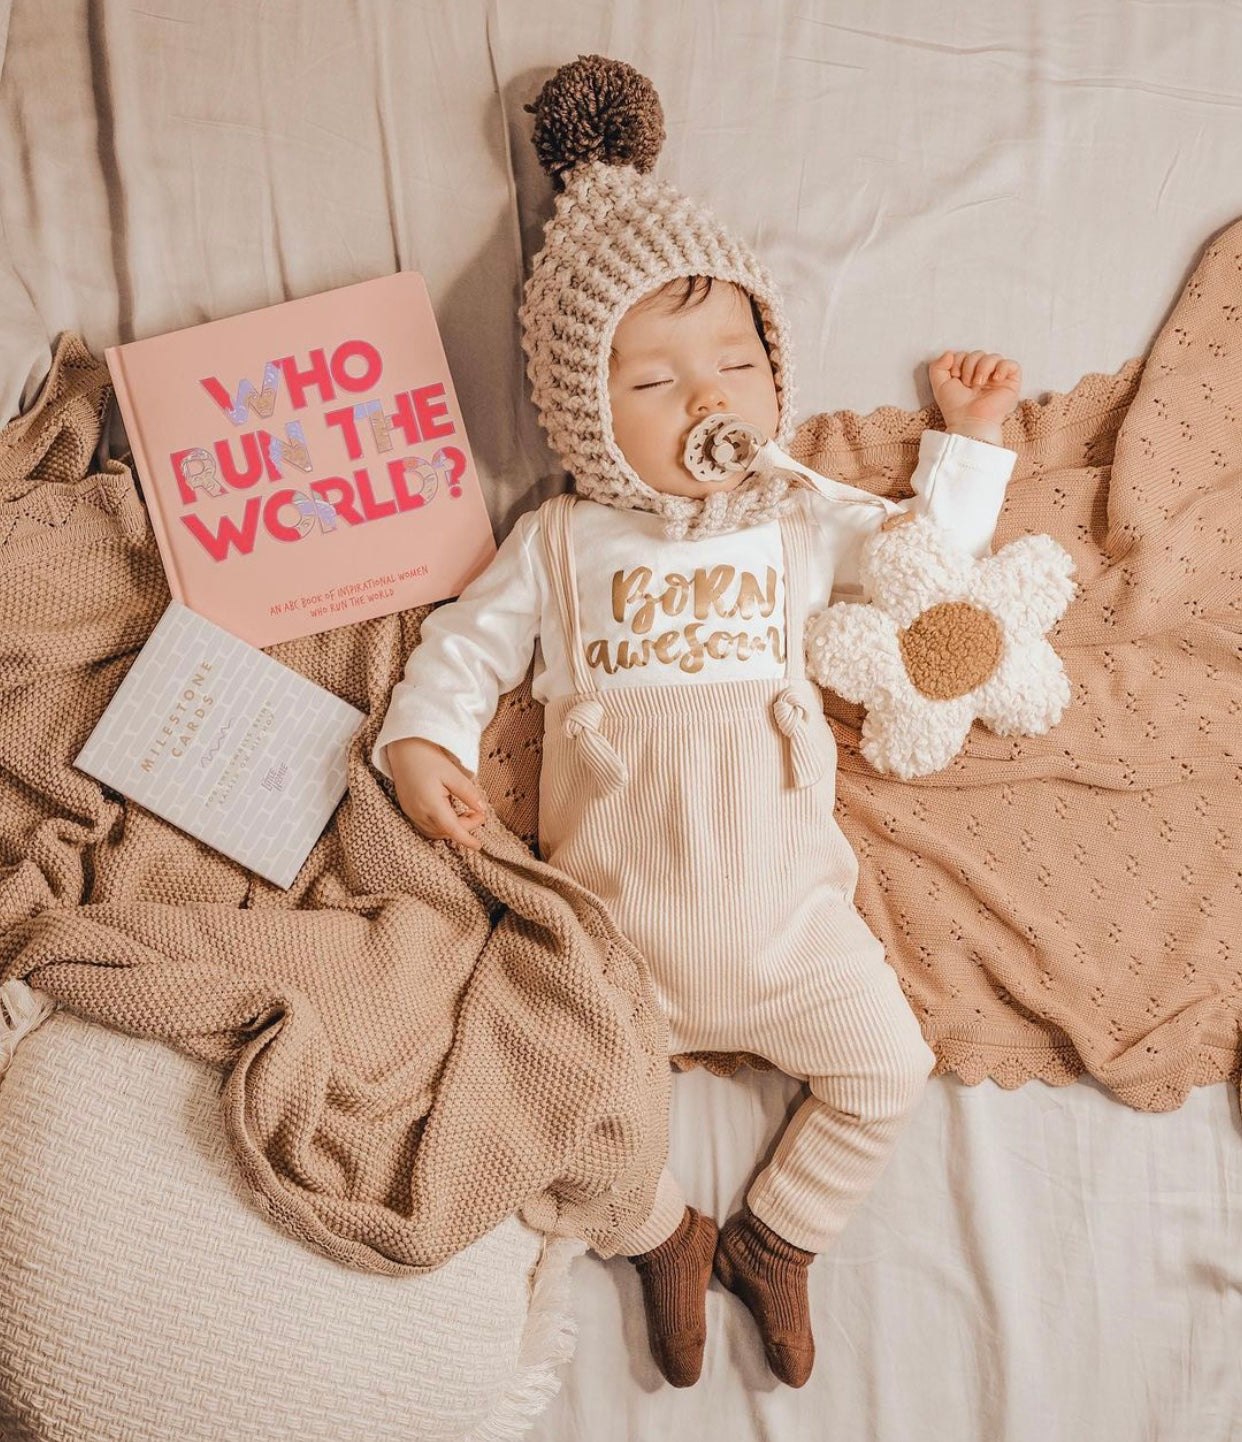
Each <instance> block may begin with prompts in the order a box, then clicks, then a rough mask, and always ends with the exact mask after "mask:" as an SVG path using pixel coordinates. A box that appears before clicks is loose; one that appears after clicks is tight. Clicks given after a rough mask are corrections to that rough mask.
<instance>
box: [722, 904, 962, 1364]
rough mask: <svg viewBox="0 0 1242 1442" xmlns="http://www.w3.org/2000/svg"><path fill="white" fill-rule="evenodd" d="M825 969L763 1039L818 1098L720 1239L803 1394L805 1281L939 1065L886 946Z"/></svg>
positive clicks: (854, 953) (728, 1275)
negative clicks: (816, 983) (814, 989)
mask: <svg viewBox="0 0 1242 1442" xmlns="http://www.w3.org/2000/svg"><path fill="white" fill-rule="evenodd" d="M856 929H857V932H858V939H859V942H860V943H861V944H860V945H859V946H858V948H857V949H855V948H850V949H849V950H847V951H846V953H845V954H844V955H841V954H839V955H838V956H837V957H835V958H832V959H831V960H829V959H825V965H824V968H823V972H822V975H821V983H820V990H819V993H818V995H816V994H814V992H812V991H808V992H807V994H806V995H805V996H804V997H803V998H801V999H800V1000H799V999H798V998H797V997H794V998H793V1005H792V1006H791V1007H790V1008H789V1010H788V1011H787V1012H786V1013H785V1014H784V1015H783V1016H769V1017H767V1018H765V1021H766V1024H767V1028H766V1029H767V1030H768V1033H769V1034H768V1035H767V1036H766V1037H762V1036H759V1037H755V1038H754V1039H753V1043H752V1044H754V1045H756V1046H757V1047H758V1048H759V1049H760V1050H762V1052H763V1054H764V1055H765V1056H767V1057H768V1058H769V1059H770V1060H771V1061H773V1062H774V1063H775V1064H776V1065H778V1066H779V1067H780V1068H781V1070H782V1071H787V1072H789V1073H790V1074H791V1075H793V1076H804V1077H805V1078H806V1080H807V1081H808V1083H809V1085H810V1090H811V1095H810V1096H809V1097H808V1098H807V1100H806V1101H805V1102H803V1104H802V1106H801V1107H799V1109H798V1110H797V1112H795V1113H794V1116H793V1119H792V1120H791V1121H790V1123H789V1125H788V1126H787V1127H786V1128H785V1131H784V1133H783V1134H782V1136H781V1139H780V1142H779V1144H778V1145H777V1148H776V1152H775V1154H774V1156H773V1158H772V1161H771V1162H770V1164H769V1165H768V1166H767V1167H765V1168H764V1170H763V1171H762V1172H761V1173H760V1174H759V1176H758V1177H756V1179H755V1181H754V1183H753V1184H752V1185H751V1187H750V1190H749V1191H748V1193H747V1196H746V1206H745V1207H743V1209H742V1210H741V1211H740V1212H738V1213H736V1214H735V1215H734V1216H732V1217H730V1218H729V1220H728V1221H727V1222H726V1223H725V1226H724V1228H723V1229H722V1231H721V1234H720V1241H719V1246H718V1248H717V1256H716V1274H717V1275H718V1276H719V1278H720V1280H721V1282H722V1283H723V1284H724V1285H725V1286H726V1287H728V1288H729V1290H730V1291H732V1292H735V1293H736V1294H737V1295H738V1296H739V1297H740V1298H741V1299H742V1301H743V1302H744V1303H745V1304H746V1306H747V1307H748V1308H749V1310H750V1311H751V1313H752V1315H753V1316H754V1318H755V1321H756V1323H757V1324H758V1326H759V1331H760V1334H761V1335H762V1337H763V1343H764V1350H765V1353H766V1355H767V1359H768V1365H769V1366H770V1367H771V1368H772V1370H773V1371H774V1372H775V1373H776V1375H777V1376H778V1377H780V1378H781V1379H782V1380H783V1381H786V1382H788V1383H790V1384H791V1385H792V1386H795V1387H800V1386H802V1384H803V1383H804V1382H805V1381H806V1379H807V1378H808V1377H809V1376H810V1373H811V1368H812V1366H813V1364H814V1360H815V1341H814V1338H813V1336H812V1334H811V1317H810V1306H809V1303H808V1299H807V1281H806V1273H807V1269H808V1267H809V1266H810V1264H811V1262H812V1261H813V1260H814V1258H815V1254H816V1253H817V1252H822V1251H824V1250H826V1249H827V1247H828V1246H830V1245H831V1243H832V1241H833V1240H834V1239H835V1238H836V1237H837V1236H838V1234H839V1233H840V1232H841V1231H842V1229H843V1228H844V1226H845V1224H846V1222H847V1221H848V1220H849V1218H850V1216H851V1215H852V1213H853V1212H854V1209H855V1208H856V1207H857V1206H858V1204H859V1203H860V1202H861V1201H862V1199H863V1198H864V1197H865V1196H866V1194H867V1193H868V1192H869V1191H870V1190H871V1188H872V1187H873V1186H874V1185H875V1183H876V1181H877V1179H878V1178H879V1175H880V1172H881V1171H882V1170H883V1168H884V1165H885V1163H886V1162H887V1161H888V1158H889V1156H890V1154H891V1152H892V1149H893V1146H894V1145H895V1143H896V1141H897V1137H898V1134H899V1133H900V1131H901V1129H902V1127H903V1125H904V1124H905V1122H906V1120H907V1118H908V1117H909V1115H910V1113H911V1112H912V1111H913V1110H914V1107H915V1105H916V1104H917V1102H918V1100H919V1098H920V1097H921V1096H922V1094H923V1089H924V1087H925V1086H926V1084H927V1078H928V1076H929V1075H930V1073H931V1071H932V1068H933V1067H934V1066H935V1062H936V1056H935V1053H934V1052H933V1051H932V1049H931V1047H929V1046H928V1045H927V1043H926V1042H925V1041H924V1040H923V1035H922V1032H921V1030H920V1028H919V1024H918V1021H917V1020H916V1018H915V1016H914V1013H913V1012H912V1011H911V1010H910V1006H909V1003H908V1002H907V1001H906V998H905V995H904V993H903V992H902V990H901V984H900V983H899V982H898V980H897V975H896V973H895V972H894V971H893V969H892V968H891V967H890V966H889V965H888V964H887V963H886V962H885V960H884V954H883V951H882V949H880V945H879V943H878V942H877V941H876V940H875V938H874V937H871V936H870V934H869V933H866V932H865V931H864V929H863V927H862V925H861V922H860V923H859V925H858V927H857V928H856Z"/></svg>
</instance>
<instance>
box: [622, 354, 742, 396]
mask: <svg viewBox="0 0 1242 1442" xmlns="http://www.w3.org/2000/svg"><path fill="white" fill-rule="evenodd" d="M754 368H755V363H754V361H744V362H743V363H742V364H741V365H735V366H725V367H724V369H725V370H727V371H749V370H754ZM672 384H673V382H672V380H671V379H666V380H662V381H644V382H643V384H642V385H640V386H635V387H634V389H635V390H636V391H649V390H652V389H653V388H654V387H656V386H671V385H672Z"/></svg>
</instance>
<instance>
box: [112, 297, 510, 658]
mask: <svg viewBox="0 0 1242 1442" xmlns="http://www.w3.org/2000/svg"><path fill="white" fill-rule="evenodd" d="M104 358H105V360H106V361H107V363H108V370H109V373H110V374H111V377H112V384H113V389H114V391H115V393H116V400H117V405H118V406H119V408H120V411H121V416H122V419H123V420H124V422H125V434H126V436H127V438H128V440H129V445H130V449H131V451H132V452H133V459H134V468H135V470H136V471H137V474H138V480H139V482H140V484H141V487H142V495H143V500H144V501H145V503H146V508H147V513H148V515H149V516H150V518H151V529H152V530H153V531H154V533H155V540H156V544H157V545H158V546H159V551H160V560H161V561H162V563H163V566H164V571H165V574H166V576H167V578H168V589H169V591H170V592H171V594H172V596H173V598H174V599H175V600H178V601H181V602H183V603H184V604H185V605H187V606H190V607H191V608H192V609H193V610H195V611H197V612H198V614H199V615H200V616H205V617H207V619H208V620H211V621H215V622H216V624H217V625H220V626H223V627H224V629H225V630H226V631H231V632H232V633H233V635H235V636H240V637H241V638H242V639H243V640H245V641H249V642H250V644H251V645H252V646H270V645H272V644H274V643H275V642H277V641H288V640H291V639H293V638H294V637H297V636H309V635H312V634H314V633H315V632H318V631H330V630H332V629H333V628H334V627H336V626H345V625H348V624H350V623H351V622H354V621H366V620H370V619H372V618H373V617H376V616H387V615H390V614H392V612H394V611H402V610H405V609H407V608H408V607H410V606H421V605H425V604H430V603H432V602H435V601H442V600H445V599H447V598H448V597H450V596H457V595H459V594H460V593H461V591H462V590H463V589H464V588H465V586H466V584H467V582H469V581H471V580H473V578H474V577H475V576H476V575H477V574H478V573H479V572H480V571H481V570H483V568H484V567H485V566H486V565H487V563H488V562H489V561H490V560H491V559H492V557H493V556H494V555H495V554H496V543H495V540H494V538H493V535H492V527H491V522H490V520H489V518H488V513H487V507H486V504H485V502H484V498H483V495H482V492H481V490H480V487H479V480H478V475H477V473H476V471H475V467H474V462H473V459H472V457H471V452H470V445H469V442H468V441H467V439H466V431H465V425H464V423H463V421H462V416H461V412H460V409H459V407H458V404H457V396H456V392H455V391H454V389H453V378H452V376H451V375H450V374H449V368H448V362H447V360H446V358H445V354H444V347H443V345H442V343H441V340H440V332H439V328H438V326H437V325H436V318H435V313H434V311H433V310H432V308H431V301H430V298H429V296H428V293H427V287H426V285H425V283H424V281H423V278H422V276H421V275H419V273H418V272H417V271H397V272H396V273H395V274H393V275H384V276H378V277H376V278H375V279H373V280H364V281H360V282H359V283H358V284H356V285H346V286H339V287H337V288H336V289H335V290H328V291H321V292H320V293H319V294H317V295H310V296H305V297H303V298H301V299H299V300H290V301H284V302H281V303H280V304H277V305H271V306H265V307H263V308H262V309H260V310H252V311H247V312H245V313H244V314H242V315H235V316H227V317H225V318H224V319H222V320H213V321H205V322H203V323H202V324H200V325H193V326H188V327H186V328H185V329H183V330H176V331H169V332H166V333H165V334H163V335H157V336H150V337H148V338H146V339H144V340H137V341H130V342H127V343H126V344H124V345H119V346H109V347H108V348H107V349H106V350H105V351H104Z"/></svg>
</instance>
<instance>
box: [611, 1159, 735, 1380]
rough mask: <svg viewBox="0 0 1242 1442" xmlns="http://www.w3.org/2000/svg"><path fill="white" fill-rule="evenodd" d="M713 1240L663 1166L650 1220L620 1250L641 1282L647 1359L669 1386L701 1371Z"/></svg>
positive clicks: (709, 1222) (711, 1223) (707, 1223)
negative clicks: (632, 1266)
mask: <svg viewBox="0 0 1242 1442" xmlns="http://www.w3.org/2000/svg"><path fill="white" fill-rule="evenodd" d="M718 1235H719V1233H718V1229H717V1227H716V1223H715V1220H714V1219H713V1218H711V1217H707V1216H704V1215H703V1213H702V1212H699V1211H696V1210H695V1208H694V1207H688V1206H687V1205H686V1199H685V1195H684V1193H683V1192H682V1190H681V1187H680V1185H679V1184H678V1182H677V1179H676V1178H675V1177H674V1176H673V1174H672V1172H670V1171H669V1170H668V1168H667V1167H665V1169H664V1171H663V1172H662V1173H661V1175H660V1181H659V1184H658V1186H657V1187H656V1199H655V1206H654V1207H653V1208H652V1212H651V1215H650V1216H649V1217H648V1218H647V1220H646V1222H644V1223H643V1225H642V1226H641V1227H640V1228H639V1229H638V1231H636V1232H633V1233H631V1235H630V1236H629V1237H628V1238H627V1239H626V1241H625V1243H624V1245H623V1246H622V1248H621V1251H622V1254H623V1255H625V1256H628V1257H629V1258H630V1260H631V1261H632V1262H633V1263H634V1268H635V1270H636V1271H637V1273H638V1278H639V1281H640V1282H641V1283H642V1288H643V1308H644V1310H645V1311H646V1313H647V1340H648V1342H649V1343H650V1346H651V1355H652V1357H654V1358H655V1363H656V1366H657V1367H659V1369H660V1371H661V1372H662V1373H663V1374H664V1376H665V1377H667V1378H668V1380H669V1381H670V1382H671V1383H672V1384H673V1386H674V1387H689V1386H690V1384H691V1383H693V1382H697V1381H698V1378H699V1372H700V1371H701V1370H702V1367H703V1348H704V1347H705V1345H706V1343H707V1304H706V1297H707V1285H708V1283H709V1282H710V1281H711V1279H712V1261H713V1259H714V1257H715V1255H716V1238H717V1236H718Z"/></svg>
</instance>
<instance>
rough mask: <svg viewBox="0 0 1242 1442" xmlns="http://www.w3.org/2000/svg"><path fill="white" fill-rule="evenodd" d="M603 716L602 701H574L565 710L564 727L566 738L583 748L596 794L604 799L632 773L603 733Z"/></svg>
mask: <svg viewBox="0 0 1242 1442" xmlns="http://www.w3.org/2000/svg"><path fill="white" fill-rule="evenodd" d="M603 715H604V705H603V702H602V701H600V700H599V699H598V698H597V697H594V696H588V697H584V698H583V699H582V700H581V701H575V702H574V704H573V705H572V706H571V707H570V708H569V710H568V711H566V713H565V718H564V721H563V723H562V725H563V727H564V731H565V735H566V736H568V737H570V739H571V740H576V741H577V743H578V745H579V747H580V748H581V751H582V758H583V760H584V761H585V762H586V766H587V770H588V771H590V773H591V776H592V779H593V780H594V782H595V787H596V791H597V792H598V794H599V795H601V796H608V795H611V793H612V792H614V791H617V790H619V789H620V788H621V787H622V786H624V785H625V784H626V783H627V782H628V781H629V779H630V773H629V769H628V767H627V766H626V764H625V762H624V761H623V760H622V759H621V757H620V756H619V755H618V754H617V751H616V748H615V747H614V746H613V744H612V742H611V741H609V740H608V738H607V737H606V736H604V735H602V734H601V732H600V729H599V723H600V721H601V720H602V719H603Z"/></svg>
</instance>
